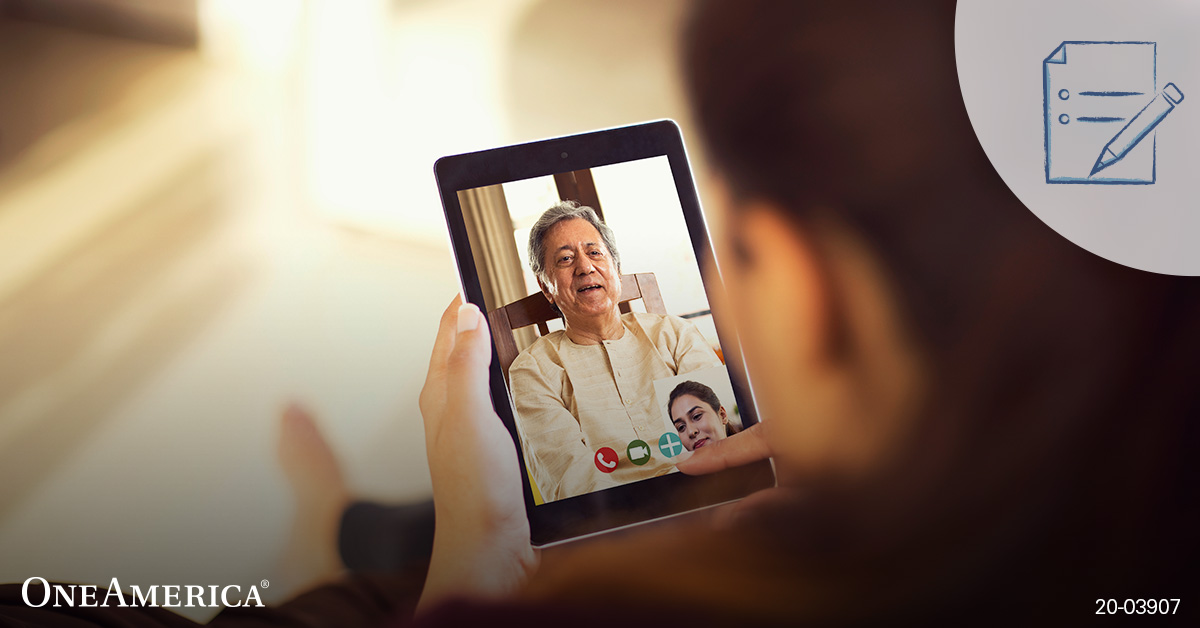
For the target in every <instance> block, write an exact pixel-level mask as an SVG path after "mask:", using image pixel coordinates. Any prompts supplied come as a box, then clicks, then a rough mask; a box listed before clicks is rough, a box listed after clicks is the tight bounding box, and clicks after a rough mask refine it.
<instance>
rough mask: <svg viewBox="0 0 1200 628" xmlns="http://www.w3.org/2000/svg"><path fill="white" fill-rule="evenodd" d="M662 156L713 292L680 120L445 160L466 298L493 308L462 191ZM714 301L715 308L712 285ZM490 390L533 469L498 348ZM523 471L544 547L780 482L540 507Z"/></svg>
mask: <svg viewBox="0 0 1200 628" xmlns="http://www.w3.org/2000/svg"><path fill="white" fill-rule="evenodd" d="M661 156H665V157H667V159H668V161H669V162H670V167H671V175H672V178H673V179H674V183H675V190H676V192H677V193H678V195H679V203H680V205H681V206H682V208H683V216H684V221H685V223H686V224H687V228H688V233H689V236H690V240H691V244H692V250H693V251H695V254H696V260H697V262H699V264H700V272H701V275H702V276H703V277H704V279H705V282H706V284H707V282H709V281H712V278H710V277H708V276H707V274H708V273H707V272H706V264H705V262H706V260H708V259H711V257H712V246H711V244H710V241H709V237H708V228H707V225H706V224H705V221H704V215H703V213H702V212H701V209H700V200H699V197H698V196H697V195H696V187H695V183H694V182H693V180H692V174H691V169H690V167H689V165H688V159H687V152H686V150H685V149H684V145H683V138H682V136H681V134H680V132H679V127H678V126H677V125H676V124H675V123H674V122H673V121H671V120H659V121H654V122H647V123H644V124H637V125H632V126H625V127H618V128H614V129H605V130H600V131H593V132H590V133H582V134H579V135H570V136H566V137H558V138H552V139H546V140H540V141H536V142H529V143H525V144H517V145H513V146H505V147H501V148H494V149H491V150H484V151H478V152H473V153H465V154H461V155H451V156H447V157H442V158H441V159H438V160H437V162H436V163H435V164H434V176H435V178H436V179H437V184H438V191H439V193H440V194H441V198H442V208H443V210H444V212H445V215H446V224H447V227H448V229H449V231H450V241H451V247H452V250H453V252H454V257H455V260H456V262H457V265H458V272H459V277H460V279H461V280H462V286H463V291H464V297H465V298H466V299H467V300H468V301H470V302H472V303H474V304H476V305H478V306H479V308H480V309H481V310H485V306H484V300H483V289H482V286H481V284H480V281H479V275H478V272H477V269H476V266H475V260H474V257H473V256H472V254H471V245H470V241H469V239H468V236H467V229H466V223H465V221H464V218H463V214H462V208H461V206H460V205H459V202H458V192H459V191H462V190H468V189H472V188H479V187H484V186H488V185H496V184H501V183H508V182H511V181H519V180H522V179H530V178H534V177H542V176H548V175H554V174H557V173H561V172H568V171H574V170H583V169H588V168H598V167H601V166H607V165H611V164H617V163H623V162H629V161H637V160H641V159H649V158H652V157H661ZM705 293H706V296H708V297H709V302H710V303H711V301H712V299H711V296H710V295H708V287H707V285H706V286H705ZM718 339H719V340H720V342H721V348H722V350H723V352H724V354H725V356H726V366H727V367H728V370H729V374H730V379H731V380H732V383H733V388H734V396H735V397H736V399H737V402H738V408H739V409H740V413H741V417H742V421H743V423H744V424H745V425H746V426H747V427H748V426H750V425H752V424H754V423H757V422H758V413H757V411H756V408H755V405H754V400H753V396H752V395H751V392H750V388H749V386H747V385H746V381H747V380H746V376H745V373H744V371H742V367H741V360H740V354H739V349H738V346H737V342H736V339H732V338H725V337H724V336H723V335H721V334H720V332H719V330H718ZM490 389H491V395H492V405H493V406H494V407H495V409H496V414H498V415H499V416H500V419H501V420H502V421H503V422H504V425H505V427H507V428H508V431H509V434H510V436H512V438H513V442H514V443H515V444H516V446H517V451H518V452H521V460H522V461H524V460H525V457H524V454H523V450H522V448H521V442H520V438H519V437H518V435H517V426H516V421H515V416H514V412H513V406H512V403H511V401H510V397H509V393H508V388H507V387H506V385H505V382H504V375H503V373H502V371H501V368H500V362H499V360H498V358H497V356H496V348H495V344H494V343H493V345H492V363H491V366H490ZM519 466H520V467H521V476H522V480H523V486H522V489H523V491H524V495H525V510H526V513H527V514H528V516H529V523H530V532H531V537H532V540H533V544H534V545H537V546H546V545H552V544H555V543H559V542H563V541H567V540H571V539H574V538H578V537H582V536H587V535H591V534H595V533H598V532H602V531H607V530H612V529H616V528H622V527H628V526H629V525H633V524H637V523H643V522H647V521H652V520H655V519H660V518H664V517H669V516H673V515H677V514H682V513H684V512H689V511H692V510H697V509H700V508H706V507H710V506H715V505H719V504H722V503H725V502H729V501H733V500H736V499H738V498H740V497H743V496H745V495H747V494H749V493H751V492H753V491H756V490H760V489H763V488H769V487H771V486H774V484H775V477H774V473H773V471H772V468H771V465H770V462H769V461H766V460H764V461H761V462H759V463H755V464H751V465H747V466H744V467H738V468H735V469H729V470H726V471H722V472H720V473H716V474H712V475H706V476H689V475H685V474H682V473H671V474H668V475H665V476H661V477H656V478H651V479H648V480H642V481H639V482H632V483H629V484H624V485H621V486H618V487H614V488H608V489H604V490H600V491H595V492H592V493H587V494H584V495H578V496H575V497H570V498H567V499H560V500H555V501H552V502H546V503H543V504H540V505H538V504H535V503H534V499H533V492H532V489H531V488H530V482H529V471H528V469H526V468H525V464H524V463H523V462H522V463H521V464H520V465H519Z"/></svg>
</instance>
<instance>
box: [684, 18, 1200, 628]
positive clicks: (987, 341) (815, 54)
mask: <svg viewBox="0 0 1200 628" xmlns="http://www.w3.org/2000/svg"><path fill="white" fill-rule="evenodd" d="M954 9H955V3H954V2H953V1H951V0H944V1H932V2H885V1H882V0H879V1H870V0H839V1H830V2H815V1H808V2H806V1H795V2H782V1H766V0H713V1H706V2H701V3H700V4H699V5H698V6H697V7H696V10H695V12H694V14H693V17H692V19H691V21H690V23H689V25H688V29H687V31H686V32H687V35H686V43H685V66H686V70H685V71H686V79H687V82H688V87H689V90H690V96H691V102H692V104H693V107H694V113H695V117H696V122H697V124H698V125H699V127H700V129H701V131H702V135H703V140H704V143H705V144H706V147H707V149H708V151H707V153H708V156H709V159H710V160H711V162H712V163H713V164H714V165H715V166H716V170H718V171H719V172H721V173H722V174H723V175H724V176H725V177H726V178H727V182H728V183H729V185H730V187H731V189H732V191H733V193H734V195H735V198H744V199H760V200H768V201H772V202H773V203H774V204H775V205H777V206H779V207H782V208H784V210H785V211H786V214H787V218H788V219H789V221H791V222H792V223H793V224H795V225H797V227H798V228H802V229H805V230H806V231H808V232H809V233H815V234H817V239H818V240H819V234H820V233H821V228H822V227H821V226H822V225H825V224H836V225H839V226H840V227H842V228H845V229H849V230H851V231H852V232H853V233H854V234H856V235H857V237H858V238H860V239H861V240H862V241H863V242H864V243H865V244H866V245H867V247H868V248H869V249H870V251H871V252H872V254H873V255H874V257H875V259H876V261H877V262H878V266H879V267H880V268H881V269H883V272H884V274H885V276H886V279H887V281H888V283H889V285H890V287H891V289H892V293H893V294H894V295H895V298H896V301H897V303H896V306H897V309H898V311H899V315H900V317H901V318H902V320H903V322H904V325H905V327H906V328H907V330H908V331H909V333H911V335H912V336H913V338H915V340H916V342H917V344H918V345H919V347H920V350H921V352H922V353H923V354H924V358H925V360H926V362H927V363H928V364H929V365H930V369H931V371H932V372H931V374H930V375H931V382H932V384H931V391H930V394H929V395H928V399H927V400H926V403H925V404H924V407H923V408H922V411H921V413H920V421H919V423H918V427H917V428H916V429H915V430H914V431H913V432H912V434H911V435H910V437H909V439H908V441H907V445H906V447H905V448H904V450H903V453H902V454H901V455H899V456H898V457H897V458H896V459H895V460H894V461H891V464H890V466H889V467H888V468H887V470H886V472H885V473H881V474H879V476H878V477H875V478H873V480H872V482H869V483H868V485H864V486H856V487H854V488H853V490H852V491H849V490H847V491H842V492H840V493H836V494H834V493H835V492H834V491H830V494H828V495H825V499H826V500H827V501H822V499H820V498H816V499H814V500H812V502H811V503H812V504H814V507H813V508H812V510H813V511H816V512H815V515H816V519H818V520H819V519H821V518H822V517H827V518H828V519H829V521H828V522H827V523H828V525H827V527H826V528H823V529H822V530H821V531H820V532H816V531H814V532H813V534H810V535H799V536H806V538H809V539H812V538H821V539H822V541H821V543H820V546H821V547H820V551H817V550H816V549H814V548H813V547H807V548H805V549H804V551H806V552H810V554H811V555H810V556H808V557H807V558H806V560H805V561H803V562H804V564H806V565H808V566H809V567H811V568H812V569H814V570H821V569H823V568H827V569H828V570H829V572H830V573H832V572H837V573H841V574H843V575H844V574H846V573H847V571H846V569H845V568H846V566H847V565H851V564H857V565H859V566H861V567H862V569H860V570H857V571H854V570H851V572H852V573H854V574H863V573H865V572H866V570H867V568H868V567H867V566H868V565H869V566H870V569H874V570H877V571H876V573H880V574H882V573H891V574H894V575H897V576H900V575H902V574H905V573H909V574H910V575H913V574H919V575H920V577H916V578H914V577H909V578H908V581H909V582H916V583H920V584H911V585H910V586H911V588H912V591H910V593H911V595H909V596H908V597H906V598H905V599H904V600H901V601H897V602H896V603H897V604H920V603H922V600H923V601H924V602H927V603H928V604H929V605H930V607H929V608H932V607H933V606H934V605H938V604H940V605H941V606H940V608H942V609H950V608H953V607H954V605H956V604H962V605H973V606H981V607H983V606H986V601H987V600H988V599H995V597H994V596H995V595H997V594H998V593H999V592H1000V591H1002V590H1003V591H1006V592H1009V593H1012V592H1014V591H1017V590H1019V591H1018V592H1019V594H1020V596H1021V598H1020V601H1019V602H1017V603H1018V604H1020V605H1021V607H1022V608H1024V609H1029V608H1033V607H1035V606H1043V607H1053V606H1055V605H1058V607H1063V606H1064V605H1070V606H1071V607H1073V608H1078V609H1079V611H1078V612H1080V613H1085V614H1086V613H1087V612H1089V611H1087V610H1086V608H1087V604H1088V603H1090V602H1091V601H1092V600H1091V599H1088V597H1089V596H1090V597H1091V598H1095V597H1101V596H1104V595H1108V593H1103V592H1106V591H1107V592H1111V593H1112V595H1117V593H1116V591H1121V593H1120V594H1119V595H1121V596H1122V598H1123V597H1128V596H1135V597H1136V595H1144V596H1152V595H1155V593H1153V591H1154V590H1160V591H1166V590H1175V589H1177V588H1178V586H1180V583H1181V582H1182V579H1183V578H1184V577H1185V575H1190V576H1191V577H1192V578H1194V577H1195V570H1194V567H1193V566H1192V565H1195V560H1196V542H1195V539H1194V536H1195V532H1194V530H1196V529H1200V528H1197V505H1196V499H1195V495H1196V493H1197V489H1196V487H1195V485H1194V484H1191V482H1193V481H1195V478H1196V472H1195V466H1194V464H1193V463H1191V462H1190V460H1191V459H1193V458H1194V457H1195V456H1196V453H1195V452H1196V449H1195V447H1196V441H1197V438H1196V436H1197V429H1198V428H1197V425H1198V419H1200V417H1198V416H1197V415H1198V411H1200V386H1198V385H1196V384H1195V382H1193V381H1192V380H1193V379H1194V378H1195V377H1196V375H1197V374H1200V290H1198V288H1200V286H1198V284H1197V281H1196V280H1195V279H1191V278H1177V277H1167V276H1161V275H1154V274H1150V273H1146V272H1141V271H1137V270H1132V269H1129V268H1126V267H1123V266H1120V265H1118V264H1115V263H1112V262H1109V261H1106V260H1104V259H1101V258H1099V257H1097V256H1095V255H1093V254H1091V253H1088V252H1086V251H1084V250H1082V249H1080V248H1079V247H1077V246H1075V245H1074V244H1072V243H1070V242H1068V241H1067V240H1065V239H1063V238H1061V237H1060V236H1058V235H1057V234H1055V233H1054V232H1053V231H1052V230H1051V229H1050V228H1048V227H1047V226H1046V225H1044V224H1042V223H1041V222H1040V221H1038V220H1037V219H1036V218H1035V217H1034V216H1033V215H1032V214H1031V213H1030V212H1029V211H1028V210H1027V209H1026V208H1025V207H1023V206H1022V204H1021V203H1020V202H1019V201H1018V200H1017V199H1016V198H1015V196H1014V195H1013V194H1012V192H1011V191H1010V190H1009V189H1008V188H1007V187H1006V186H1005V184H1004V182H1003V181H1002V180H1001V179H1000V177H999V176H998V175H997V173H996V172H995V170H994V169H993V168H992V166H991V165H990V163H989V162H988V159H987V156H986V155H985V154H984V152H983V150H982V148H981V147H980V146H979V144H978V141H977V140H976V137H975V134H974V132H973V130H972V128H971V124H970V120H969V119H968V117H967V112H966V110H965V107H964V105H963V100H962V96H961V94H960V91H959V86H958V79H957V76H958V75H957V68H956V66H955V50H954ZM1014 106H1017V105H1014ZM1020 106H1025V105H1020ZM1030 167H1040V164H1031V166H1030ZM1131 211H1135V210H1133V209H1131ZM731 223H732V224H733V226H731V227H730V229H731V231H733V232H736V228H737V227H736V217H734V218H733V219H732V220H731ZM831 290H833V291H834V294H832V300H833V301H834V302H835V304H836V302H837V298H836V296H837V295H836V293H835V291H836V287H834V288H832V289H831ZM835 307H836V306H835ZM836 313H837V312H836V309H835V312H834V314H835V317H836ZM843 340H844V339H843ZM846 349H847V354H850V355H853V354H854V353H855V352H860V351H870V350H872V348H870V347H847V348H846ZM864 394H870V393H869V391H864ZM814 488H816V489H818V490H815V494H817V495H820V493H821V491H820V490H819V487H814ZM815 504H821V506H820V507H816V506H815ZM809 515H814V513H813V512H809V513H807V514H806V516H809ZM783 525H785V526H787V528H786V529H787V530H789V531H790V532H789V534H788V535H787V536H788V537H789V538H790V537H795V536H797V535H796V534H795V533H794V530H795V527H794V525H795V518H794V517H793V518H791V519H787V520H786V521H785V522H784V524H783ZM814 525H819V524H814ZM774 540H778V539H774ZM1185 556H1186V557H1187V558H1184V557H1185ZM821 557H824V562H823V559H822V558H821ZM855 561H857V562H855ZM1187 561H1191V562H1190V563H1189V562H1187ZM1185 565H1187V567H1186V568H1185ZM906 570H908V571H907V572H906ZM1191 582H1195V580H1194V579H1192V580H1191ZM922 587H923V588H922ZM1156 587H1157V588H1156ZM937 600H940V602H938V601H937ZM1013 601H1014V600H1012V599H1010V600H1009V602H1010V603H1012V602H1013Z"/></svg>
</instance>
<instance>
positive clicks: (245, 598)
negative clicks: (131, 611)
mask: <svg viewBox="0 0 1200 628" xmlns="http://www.w3.org/2000/svg"><path fill="white" fill-rule="evenodd" d="M33 582H38V583H41V591H40V592H39V591H38V590H37V587H36V585H35V587H34V589H33V591H32V592H31V591H30V586H29V585H30V583H33ZM262 585H263V587H266V586H267V581H266V580H263V581H262ZM129 589H130V590H129V593H125V592H123V591H122V590H121V583H120V582H118V581H117V579H116V578H113V579H112V581H111V582H109V583H108V588H107V589H102V588H100V587H97V586H96V585H94V584H55V585H51V584H50V583H49V582H46V579H45V578H39V577H37V576H34V577H32V578H29V579H27V580H25V584H23V585H21V600H22V601H24V602H25V605H26V606H30V607H33V608H41V607H43V606H46V605H47V604H50V603H51V602H53V604H50V605H51V606H53V607H54V608H62V607H64V606H65V607H69V608H74V607H79V608H107V607H112V606H137V607H161V608H172V607H182V608H197V607H200V608H221V607H225V606H233V607H236V606H258V607H262V606H266V605H265V604H263V603H262V598H261V597H259V594H258V587H256V586H253V585H251V586H250V590H249V591H247V592H246V593H245V594H244V595H243V594H242V587H241V586H239V585H236V584H231V585H229V586H226V587H221V586H220V585H216V584H213V585H209V586H208V587H202V586H200V585H198V584H187V585H178V584H165V585H164V584H155V585H151V586H149V587H146V589H145V590H142V588H140V587H138V586H137V585H133V586H131V587H129ZM31 594H32V595H31Z"/></svg>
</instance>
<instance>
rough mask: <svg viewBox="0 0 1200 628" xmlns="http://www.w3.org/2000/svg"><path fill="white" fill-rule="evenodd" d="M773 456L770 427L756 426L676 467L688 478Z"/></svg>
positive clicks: (720, 442)
mask: <svg viewBox="0 0 1200 628" xmlns="http://www.w3.org/2000/svg"><path fill="white" fill-rule="evenodd" d="M770 457H771V446H770V443H769V442H768V438H767V429H766V426H765V425H764V424H762V423H756V424H754V425H752V426H750V427H749V428H746V429H744V430H742V431H741V432H738V433H737V434H734V435H732V436H730V437H728V438H723V439H721V440H719V441H715V442H713V443H712V444H711V445H709V446H707V447H704V448H702V449H700V450H698V451H696V452H694V453H693V454H692V457H690V458H688V459H687V460H682V461H680V462H679V463H678V464H676V465H675V466H676V467H677V468H678V469H679V470H680V471H683V472H684V473H687V474H688V475H703V474H705V473H716V472H717V471H721V470H724V469H728V468H730V467H738V466H741V465H744V464H749V463H751V462H756V461H758V460H765V459H767V458H770Z"/></svg>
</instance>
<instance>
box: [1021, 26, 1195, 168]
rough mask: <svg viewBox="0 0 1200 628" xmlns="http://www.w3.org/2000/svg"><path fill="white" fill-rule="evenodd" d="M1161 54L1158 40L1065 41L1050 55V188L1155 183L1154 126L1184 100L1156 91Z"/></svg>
mask: <svg viewBox="0 0 1200 628" xmlns="http://www.w3.org/2000/svg"><path fill="white" fill-rule="evenodd" d="M1156 56H1157V45H1156V44H1155V43H1154V42H1144V41H1128V42H1112V41H1064V42H1063V43H1062V44H1061V45H1059V47H1058V48H1057V49H1055V50H1054V52H1053V53H1051V54H1050V56H1049V57H1046V60H1045V62H1044V63H1043V64H1042V70H1043V72H1042V85H1043V87H1044V93H1043V95H1042V98H1043V101H1042V102H1043V107H1044V111H1043V113H1044V117H1045V120H1044V124H1045V130H1046V140H1045V141H1046V183H1104V184H1150V183H1154V180H1155V142H1156V137H1155V134H1156V127H1157V126H1158V124H1159V123H1160V122H1162V121H1163V119H1164V118H1166V117H1167V114H1169V113H1171V111H1173V110H1174V109H1175V106H1176V105H1178V104H1179V103H1180V102H1182V101H1183V92H1182V91H1180V89H1179V88H1178V87H1177V86H1176V85H1175V84H1174V83H1167V84H1166V85H1165V86H1164V87H1163V88H1162V89H1161V90H1160V89H1159V88H1158V78H1157V76H1156V68H1155V60H1156Z"/></svg>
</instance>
